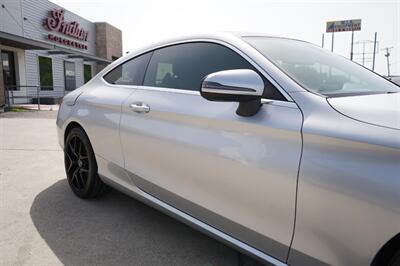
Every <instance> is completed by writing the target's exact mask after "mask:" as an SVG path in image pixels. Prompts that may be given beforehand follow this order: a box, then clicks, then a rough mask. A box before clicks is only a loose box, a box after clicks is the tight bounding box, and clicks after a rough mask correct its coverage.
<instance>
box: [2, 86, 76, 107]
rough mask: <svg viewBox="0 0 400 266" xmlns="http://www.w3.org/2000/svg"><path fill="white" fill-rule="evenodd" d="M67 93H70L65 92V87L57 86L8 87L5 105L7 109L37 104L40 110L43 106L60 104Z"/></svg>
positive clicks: (6, 88)
mask: <svg viewBox="0 0 400 266" xmlns="http://www.w3.org/2000/svg"><path fill="white" fill-rule="evenodd" d="M67 93H69V91H66V90H64V87H57V86H29V85H26V86H6V87H5V103H6V107H12V106H15V105H21V104H37V108H38V110H40V105H41V104H42V105H44V104H59V103H60V101H61V99H62V98H63V97H64V96H65V94H67Z"/></svg>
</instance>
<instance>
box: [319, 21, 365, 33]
mask: <svg viewBox="0 0 400 266" xmlns="http://www.w3.org/2000/svg"><path fill="white" fill-rule="evenodd" d="M359 30H361V19H351V20H339V21H328V22H326V32H341V31H359Z"/></svg>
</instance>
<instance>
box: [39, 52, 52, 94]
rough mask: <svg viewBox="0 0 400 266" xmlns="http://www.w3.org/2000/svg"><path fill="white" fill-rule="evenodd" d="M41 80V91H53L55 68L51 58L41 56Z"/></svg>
mask: <svg viewBox="0 0 400 266" xmlns="http://www.w3.org/2000/svg"><path fill="white" fill-rule="evenodd" d="M38 60H39V79H40V89H41V90H53V67H52V60H51V58H49V57H43V56H39V59H38Z"/></svg>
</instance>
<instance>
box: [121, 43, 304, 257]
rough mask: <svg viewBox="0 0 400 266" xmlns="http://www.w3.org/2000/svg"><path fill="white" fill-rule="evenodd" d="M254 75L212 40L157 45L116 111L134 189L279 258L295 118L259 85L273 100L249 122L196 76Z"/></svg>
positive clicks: (284, 246)
mask: <svg viewBox="0 0 400 266" xmlns="http://www.w3.org/2000/svg"><path fill="white" fill-rule="evenodd" d="M227 69H254V70H256V71H257V72H258V69H256V68H255V67H254V66H253V65H252V64H250V63H249V62H248V61H247V60H245V59H244V58H243V57H242V56H240V55H239V54H237V52H235V51H233V50H231V49H230V48H227V47H225V46H223V45H221V44H217V43H210V42H193V43H184V44H177V45H173V46H168V47H164V48H160V49H157V50H155V51H154V52H153V55H152V58H151V60H150V63H149V65H148V67H147V71H146V75H145V79H144V84H143V86H140V87H138V88H137V90H136V91H135V92H134V93H133V94H132V95H131V96H129V97H128V99H127V100H126V101H125V102H124V104H123V107H122V117H121V125H120V135H121V143H122V147H123V152H124V157H125V168H126V170H127V172H128V173H129V175H130V178H131V180H132V182H133V183H135V185H136V186H138V187H139V188H140V189H142V190H143V191H145V192H147V193H149V194H151V195H153V196H155V197H157V198H158V199H160V200H162V201H164V202H166V203H168V204H170V205H172V206H174V207H175V208H177V209H179V210H181V211H184V212H186V213H188V214H190V215H191V216H193V217H195V218H196V219H199V220H201V221H203V222H205V223H207V224H209V225H211V226H213V227H215V228H217V229H219V230H221V231H223V232H224V233H226V234H229V235H231V236H233V237H235V238H238V239H240V240H241V241H243V242H245V243H247V244H249V245H251V246H253V247H255V248H257V249H259V250H261V251H263V252H266V253H268V254H271V255H272V256H274V257H276V258H278V259H281V260H286V256H287V253H288V250H289V246H290V241H291V237H292V233H293V225H294V213H295V197H296V180H297V170H298V166H299V160H300V153H301V134H300V129H301V123H302V116H301V113H300V111H299V109H298V108H297V106H296V105H295V104H294V103H290V102H287V101H285V100H284V97H283V96H282V95H281V94H280V93H279V92H278V91H277V90H276V89H275V88H273V85H272V84H271V83H269V82H268V80H265V83H266V88H268V90H267V91H266V95H269V97H271V98H274V99H275V101H274V102H272V103H270V104H267V105H264V106H262V108H261V109H260V111H259V112H258V113H257V114H256V115H254V116H252V117H241V116H238V115H237V114H236V112H235V111H236V108H237V106H238V104H237V103H231V102H210V101H207V100H205V99H204V98H202V97H201V96H200V94H199V88H200V84H201V80H202V78H203V77H204V76H205V75H207V74H209V73H212V72H216V71H220V70H227Z"/></svg>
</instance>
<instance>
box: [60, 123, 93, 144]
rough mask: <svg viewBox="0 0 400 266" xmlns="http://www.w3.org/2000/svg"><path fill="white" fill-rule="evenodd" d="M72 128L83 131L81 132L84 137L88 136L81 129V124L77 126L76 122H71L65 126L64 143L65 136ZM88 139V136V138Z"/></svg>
mask: <svg viewBox="0 0 400 266" xmlns="http://www.w3.org/2000/svg"><path fill="white" fill-rule="evenodd" d="M73 128H80V129H82V130H83V132H84V133H85V134H86V136H88V134H87V133H86V130H85V129H84V128H83V126H82V125H81V124H79V123H78V122H76V121H71V122H69V124H68V125H67V126H66V128H65V130H64V143H65V141H66V139H67V136H68V134H69V132H70V131H71V130H72V129H73ZM88 138H89V136H88Z"/></svg>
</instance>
